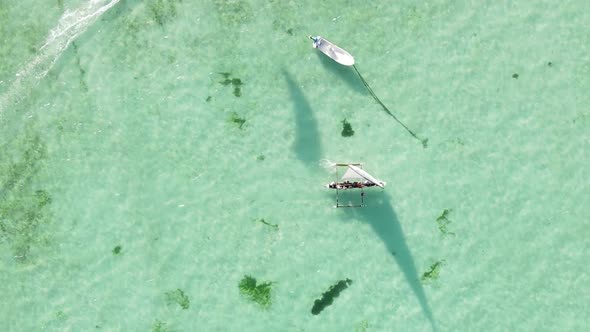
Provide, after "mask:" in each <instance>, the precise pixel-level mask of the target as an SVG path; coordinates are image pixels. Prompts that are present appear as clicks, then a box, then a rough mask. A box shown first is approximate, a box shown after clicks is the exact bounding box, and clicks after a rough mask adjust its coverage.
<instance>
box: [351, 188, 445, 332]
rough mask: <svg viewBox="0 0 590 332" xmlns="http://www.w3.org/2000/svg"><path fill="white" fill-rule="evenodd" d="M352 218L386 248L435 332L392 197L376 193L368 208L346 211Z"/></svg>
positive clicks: (431, 316) (433, 322)
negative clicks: (361, 221) (370, 228)
mask: <svg viewBox="0 0 590 332" xmlns="http://www.w3.org/2000/svg"><path fill="white" fill-rule="evenodd" d="M345 210H346V211H347V212H346V213H347V214H349V215H350V216H351V217H357V218H360V219H362V220H364V221H366V222H368V223H369V224H370V225H371V227H373V230H374V231H375V233H377V235H379V237H380V238H381V240H382V241H383V243H384V244H385V246H386V247H387V250H388V251H389V252H390V253H391V254H392V255H393V257H394V258H395V261H396V262H397V264H398V265H399V267H400V269H401V270H402V272H403V273H404V276H405V278H406V281H407V282H408V284H409V285H410V287H411V288H412V291H413V292H414V295H415V296H416V297H417V299H418V302H419V303H420V307H421V308H422V312H423V313H424V315H425V316H426V317H427V318H428V320H429V321H430V325H431V326H432V330H433V331H436V330H437V328H436V325H435V320H434V316H433V314H432V311H431V310H430V306H429V305H428V300H427V299H426V294H425V293H424V288H423V287H422V284H421V283H420V277H419V276H418V272H417V271H416V264H415V263H414V259H413V258H412V254H411V252H410V249H409V248H408V245H407V244H406V240H405V238H404V233H403V230H402V227H401V225H400V223H399V220H398V219H397V215H396V214H395V211H394V210H393V207H392V206H391V197H390V196H389V195H388V194H387V193H386V192H383V193H379V194H377V193H375V194H373V195H371V197H370V201H369V202H368V205H367V206H365V207H362V208H356V209H355V208H351V209H348V208H347V209H345Z"/></svg>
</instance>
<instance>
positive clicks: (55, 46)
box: [0, 0, 120, 119]
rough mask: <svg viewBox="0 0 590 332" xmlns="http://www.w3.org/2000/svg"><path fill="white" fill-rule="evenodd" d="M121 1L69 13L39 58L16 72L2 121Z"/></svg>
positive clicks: (0, 103)
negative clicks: (6, 113)
mask: <svg viewBox="0 0 590 332" xmlns="http://www.w3.org/2000/svg"><path fill="white" fill-rule="evenodd" d="M119 1H120V0H90V1H88V2H86V3H85V4H84V5H82V6H81V7H79V8H77V9H75V10H73V11H70V10H66V11H65V12H64V13H63V15H62V17H61V18H60V19H59V21H58V23H57V25H56V26H55V27H54V28H53V29H52V30H51V31H49V34H48V35H47V38H46V39H45V42H44V43H43V46H41V47H40V48H39V50H38V51H37V54H36V55H35V57H34V58H33V59H32V60H30V61H29V62H28V63H27V64H26V65H25V66H24V67H22V68H21V69H20V70H19V71H18V72H17V73H16V75H15V76H16V77H15V79H14V80H13V81H12V84H11V85H10V87H9V88H8V90H7V91H6V92H5V93H4V94H2V95H0V119H1V118H2V115H3V113H4V111H5V109H6V108H7V107H9V106H10V105H13V104H15V103H18V102H19V101H20V100H21V99H22V98H24V97H25V96H26V90H27V88H31V87H33V86H34V85H35V84H37V83H38V82H39V81H40V80H41V79H43V78H44V77H45V75H47V72H48V71H49V70H50V69H51V68H52V67H53V65H54V64H55V62H56V61H57V60H58V59H59V57H60V55H61V54H62V53H63V52H64V51H65V50H66V49H67V47H68V46H69V45H70V43H72V42H73V41H74V40H76V38H77V37H78V36H79V35H80V34H82V33H83V32H84V31H86V30H87V29H88V27H90V26H91V25H92V24H93V23H94V22H96V20H97V19H98V18H99V17H100V16H101V15H102V14H104V13H105V12H106V11H107V10H109V9H110V8H112V7H113V6H115V5H116V4H117V3H119Z"/></svg>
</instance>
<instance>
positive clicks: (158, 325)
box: [152, 319, 170, 332]
mask: <svg viewBox="0 0 590 332" xmlns="http://www.w3.org/2000/svg"><path fill="white" fill-rule="evenodd" d="M169 331H170V329H169V328H168V325H167V324H166V323H164V322H162V321H161V320H159V319H156V321H155V322H154V323H153V324H152V332H169Z"/></svg>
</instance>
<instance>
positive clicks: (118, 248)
mask: <svg viewBox="0 0 590 332" xmlns="http://www.w3.org/2000/svg"><path fill="white" fill-rule="evenodd" d="M122 249H123V248H122V247H121V246H120V245H119V246H116V247H114V248H113V255H118V254H120V253H121V250H122Z"/></svg>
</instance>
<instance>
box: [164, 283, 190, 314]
mask: <svg viewBox="0 0 590 332" xmlns="http://www.w3.org/2000/svg"><path fill="white" fill-rule="evenodd" d="M165 295H166V303H167V304H172V303H176V304H178V305H179V306H180V307H181V308H182V309H184V310H186V309H188V308H189V307H190V304H191V302H190V300H189V298H188V296H187V295H186V294H185V293H184V292H183V291H182V289H180V288H178V289H176V290H173V291H169V292H166V294H165Z"/></svg>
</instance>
